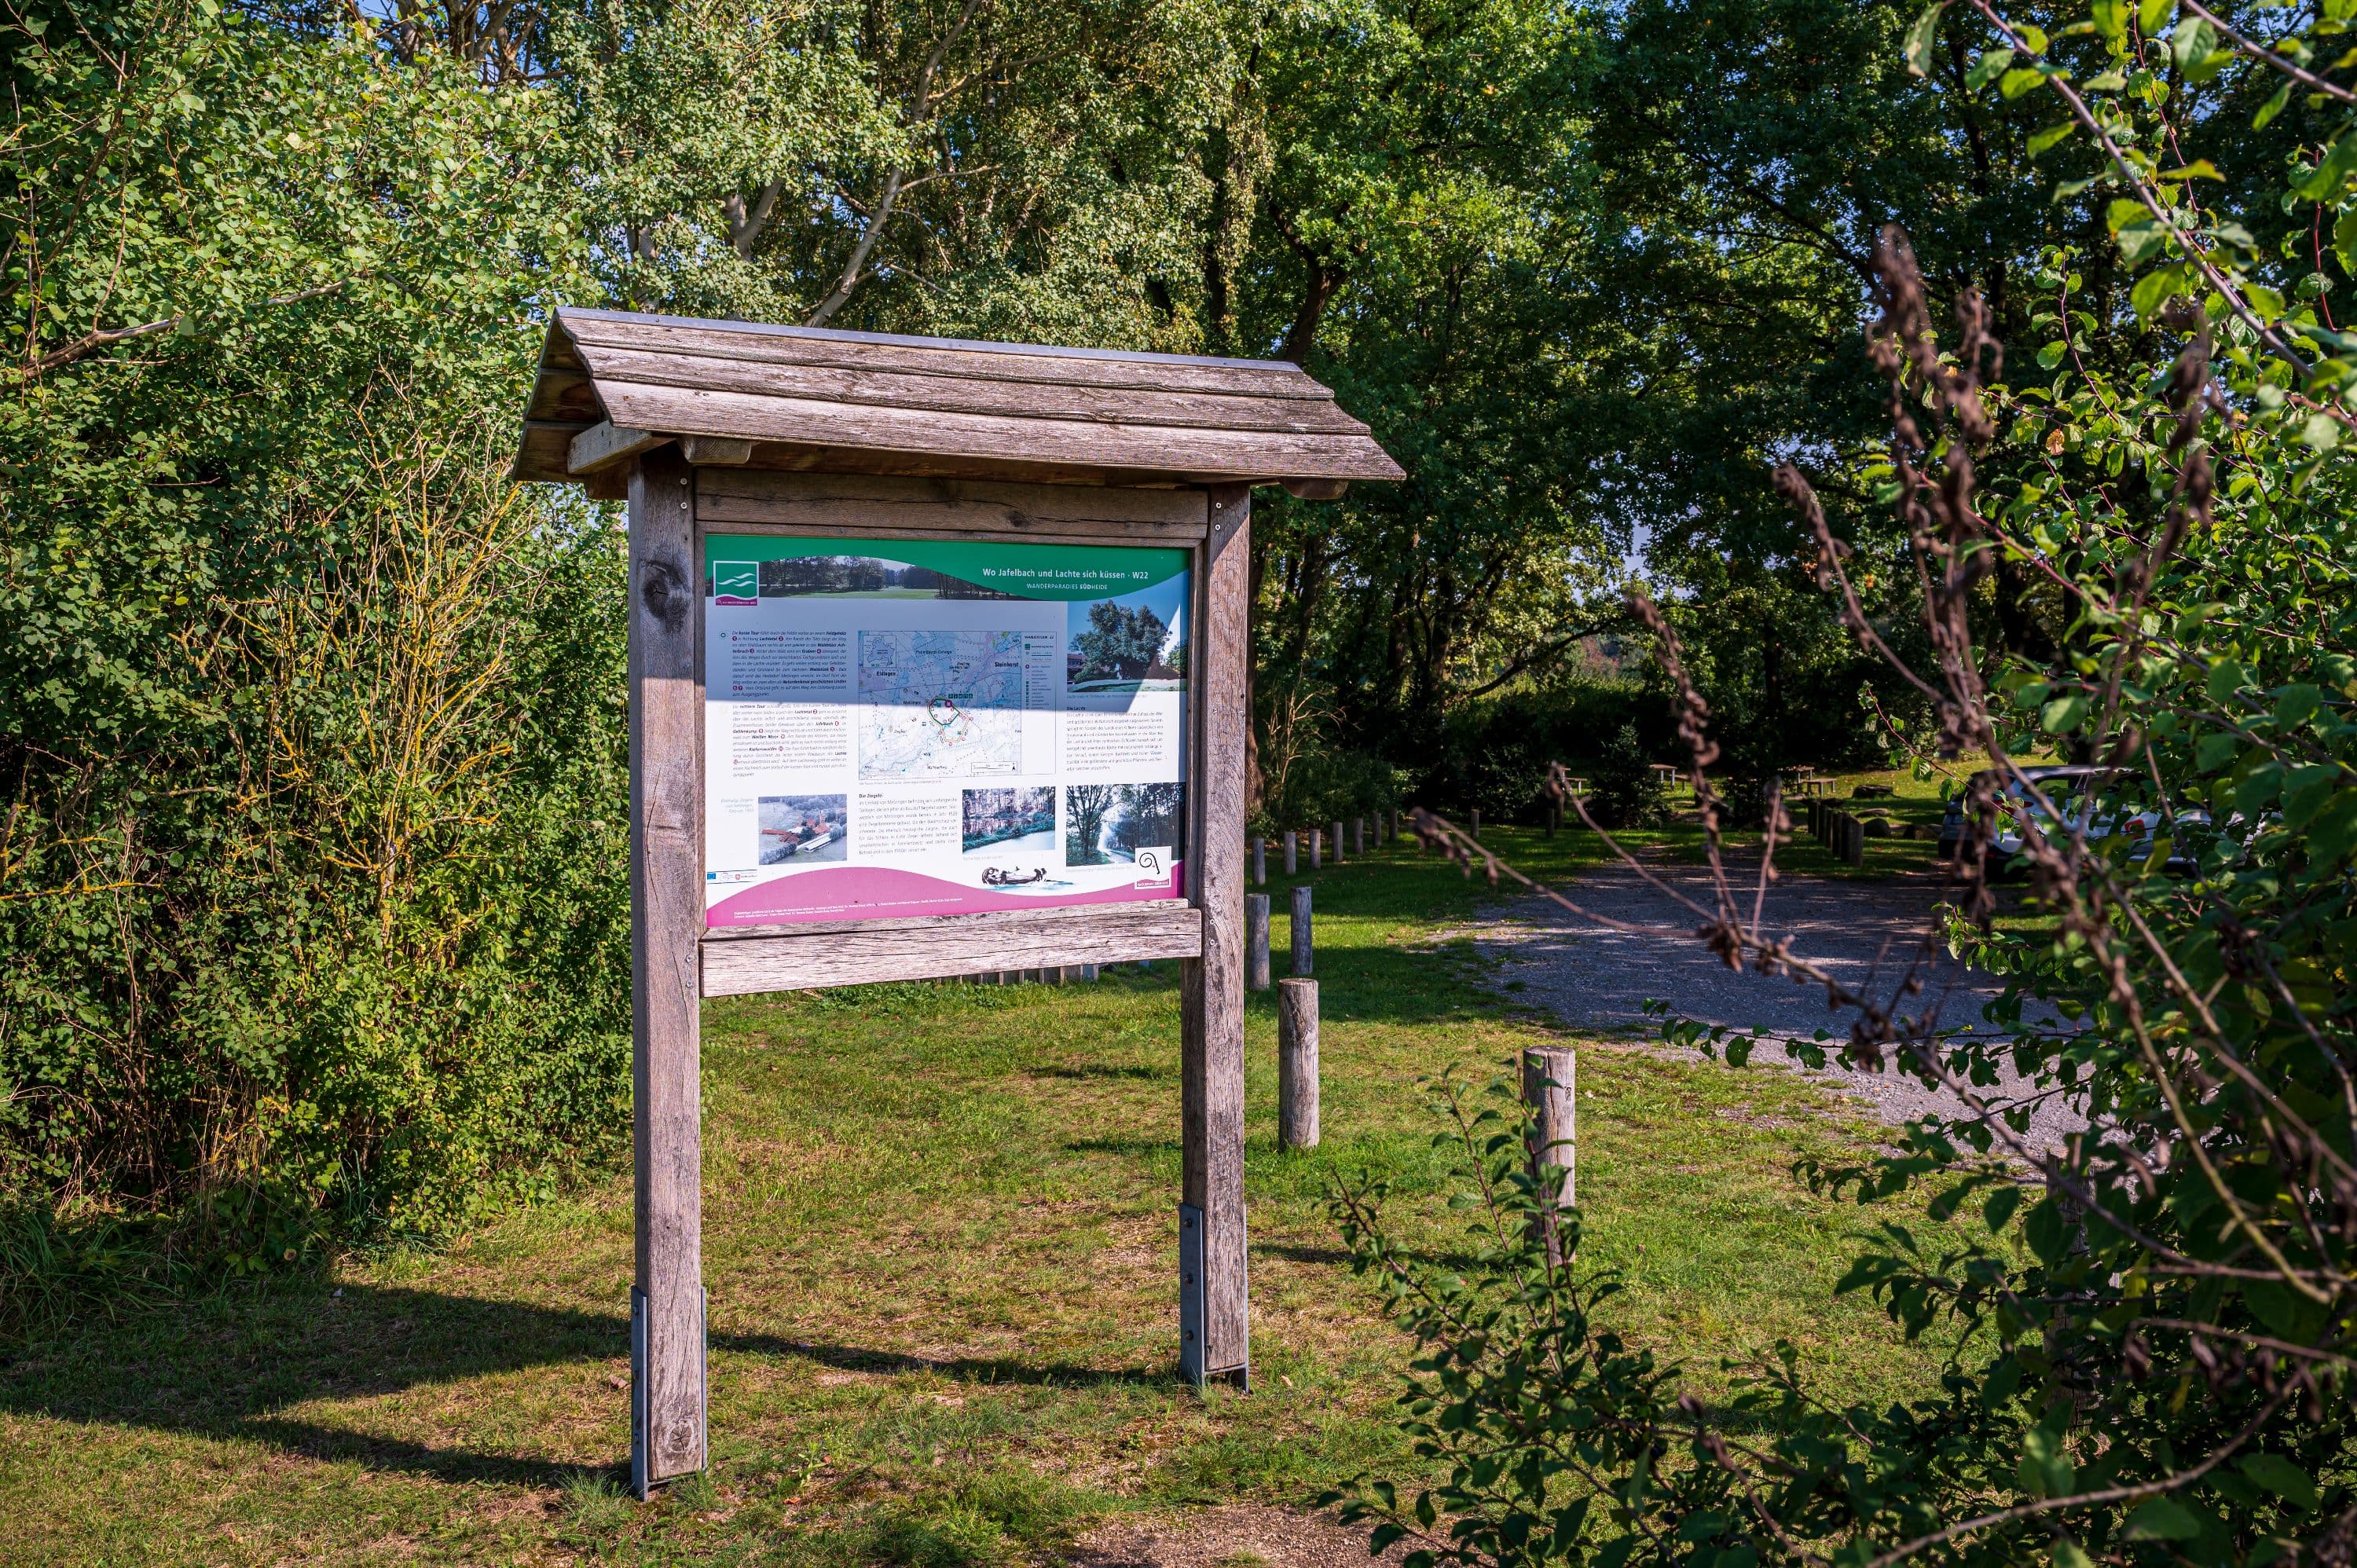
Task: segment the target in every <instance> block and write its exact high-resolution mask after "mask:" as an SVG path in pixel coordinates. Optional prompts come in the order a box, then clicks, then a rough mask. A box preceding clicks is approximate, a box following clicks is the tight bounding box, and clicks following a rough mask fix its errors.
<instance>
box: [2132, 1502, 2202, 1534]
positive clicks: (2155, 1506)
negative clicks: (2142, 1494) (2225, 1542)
mask: <svg viewBox="0 0 2357 1568" xmlns="http://www.w3.org/2000/svg"><path fill="white" fill-rule="evenodd" d="M2124 1533H2125V1534H2126V1537H2127V1539H2128V1540H2130V1541H2190V1540H2192V1539H2193V1538H2194V1537H2195V1536H2197V1535H2199V1534H2201V1525H2200V1524H2198V1523H2197V1522H2195V1520H2194V1518H2193V1516H2192V1515H2191V1514H2190V1513H2188V1512H2187V1511H2186V1510H2185V1508H2184V1506H2183V1505H2182V1504H2180V1503H2178V1502H2175V1501H2173V1500H2171V1499H2170V1498H2147V1499H2146V1500H2145V1501H2144V1502H2143V1503H2142V1504H2140V1505H2139V1506H2138V1507H2137V1509H2136V1512H2134V1513H2132V1514H2130V1515H2128V1522H2127V1528H2126V1531H2125V1532H2124Z"/></svg>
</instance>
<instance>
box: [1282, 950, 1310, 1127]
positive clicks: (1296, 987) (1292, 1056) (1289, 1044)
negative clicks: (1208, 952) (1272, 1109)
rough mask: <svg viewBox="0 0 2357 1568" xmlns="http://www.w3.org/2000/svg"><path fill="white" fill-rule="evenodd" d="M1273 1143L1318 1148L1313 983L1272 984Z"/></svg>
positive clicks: (1299, 981) (1287, 981)
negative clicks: (1273, 996)
mask: <svg viewBox="0 0 2357 1568" xmlns="http://www.w3.org/2000/svg"><path fill="white" fill-rule="evenodd" d="M1276 1144H1277V1147H1279V1148H1281V1149H1314V1148H1316V1147H1317V1146H1318V983H1317V982H1316V981H1314V980H1282V981H1279V982H1277V986H1276Z"/></svg>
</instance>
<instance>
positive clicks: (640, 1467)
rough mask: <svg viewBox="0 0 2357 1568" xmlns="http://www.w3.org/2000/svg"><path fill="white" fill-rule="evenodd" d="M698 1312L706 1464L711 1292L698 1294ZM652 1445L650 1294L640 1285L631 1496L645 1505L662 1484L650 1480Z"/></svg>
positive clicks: (635, 1309) (634, 1322)
mask: <svg viewBox="0 0 2357 1568" xmlns="http://www.w3.org/2000/svg"><path fill="white" fill-rule="evenodd" d="M696 1295H697V1310H696V1315H695V1318H696V1322H695V1337H696V1338H697V1339H698V1340H699V1341H701V1350H700V1358H701V1359H702V1362H703V1365H704V1369H705V1377H704V1391H703V1397H702V1398H701V1399H700V1400H699V1401H698V1404H699V1405H700V1407H701V1408H699V1409H698V1410H697V1412H696V1424H697V1425H698V1426H699V1427H700V1428H702V1430H703V1431H704V1432H705V1434H706V1436H705V1463H706V1464H709V1463H710V1462H711V1448H710V1444H711V1438H710V1436H709V1434H710V1433H711V1431H712V1421H711V1412H712V1329H711V1320H712V1293H711V1292H710V1291H709V1290H701V1291H698V1292H697V1293H696ZM650 1451H651V1444H649V1443H648V1442H647V1293H646V1292H644V1291H642V1290H640V1288H639V1287H638V1286H636V1285H632V1286H631V1287H630V1496H632V1497H634V1498H638V1499H639V1501H640V1502H645V1501H646V1500H647V1499H648V1498H651V1497H652V1496H653V1495H654V1489H655V1487H658V1486H660V1485H662V1482H658V1481H651V1480H649V1479H647V1455H648V1453H649V1452H650ZM662 1479H663V1481H676V1480H678V1479H679V1477H677V1476H665V1477H663V1478H662Z"/></svg>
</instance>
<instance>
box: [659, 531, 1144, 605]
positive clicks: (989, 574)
mask: <svg viewBox="0 0 2357 1568" xmlns="http://www.w3.org/2000/svg"><path fill="white" fill-rule="evenodd" d="M704 553H705V562H706V564H707V565H708V568H709V571H710V574H711V575H710V578H709V586H708V587H707V589H706V591H707V592H715V593H720V594H740V593H741V594H745V595H747V596H751V594H752V591H753V587H752V585H757V584H758V583H759V573H758V572H750V573H748V572H747V571H746V570H744V568H746V567H749V566H758V565H759V564H760V563H761V562H763V561H791V560H801V559H805V558H808V557H811V556H834V555H842V556H855V557H858V558H861V559H865V560H885V561H897V562H900V563H902V564H906V565H910V566H923V567H926V568H929V569H930V570H932V571H935V572H939V573H941V574H942V575H945V576H951V577H956V578H960V579H962V580H963V581H965V582H968V583H972V584H974V585H975V586H977V587H984V588H991V589H995V590H996V591H997V592H999V593H1002V594H1012V595H1015V596H1017V597H1020V598H1026V599H1103V598H1111V597H1115V596H1119V595H1122V594H1127V593H1134V592H1135V591H1136V590H1138V589H1140V588H1150V587H1152V586H1154V585H1156V584H1157V583H1167V582H1168V581H1169V580H1170V579H1171V578H1173V577H1176V576H1178V575H1179V574H1181V573H1183V572H1185V571H1186V570H1187V564H1188V560H1187V557H1188V553H1187V552H1186V551H1184V550H1164V549H1153V548H1142V547H1140V546H1137V545H1128V544H1124V545H1091V544H1031V543H1010V544H981V543H974V542H968V541H963V540H941V541H932V540H921V539H780V538H777V537H774V536H755V535H748V534H711V535H707V536H706V538H705V547H704ZM731 566H735V567H737V571H734V572H731V571H730V570H729V568H730V567H731Z"/></svg>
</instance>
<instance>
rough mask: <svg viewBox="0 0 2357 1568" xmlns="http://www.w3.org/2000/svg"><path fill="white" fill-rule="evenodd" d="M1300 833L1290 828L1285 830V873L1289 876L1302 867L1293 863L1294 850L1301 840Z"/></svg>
mask: <svg viewBox="0 0 2357 1568" xmlns="http://www.w3.org/2000/svg"><path fill="white" fill-rule="evenodd" d="M1300 836H1301V835H1300V834H1298V833H1297V832H1294V831H1293V830H1292V829H1290V828H1287V829H1286V831H1285V874H1286V875H1287V876H1291V875H1293V874H1294V873H1295V872H1296V871H1297V870H1299V869H1300V868H1299V867H1298V866H1297V865H1294V864H1293V852H1294V849H1295V846H1296V845H1297V843H1298V842H1299V840H1300Z"/></svg>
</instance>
